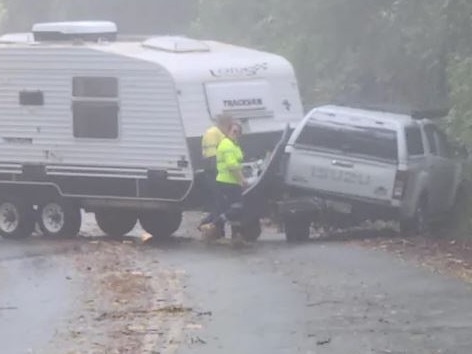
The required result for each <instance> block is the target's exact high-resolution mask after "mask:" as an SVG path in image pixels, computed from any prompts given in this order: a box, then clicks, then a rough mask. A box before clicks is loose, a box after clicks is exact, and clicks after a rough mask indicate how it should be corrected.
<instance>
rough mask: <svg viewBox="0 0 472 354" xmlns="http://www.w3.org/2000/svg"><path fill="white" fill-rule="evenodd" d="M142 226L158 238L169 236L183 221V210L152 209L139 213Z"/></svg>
mask: <svg viewBox="0 0 472 354" xmlns="http://www.w3.org/2000/svg"><path fill="white" fill-rule="evenodd" d="M139 222H140V224H141V226H142V228H143V229H144V230H145V231H146V232H148V233H150V234H151V235H153V236H155V237H157V238H167V237H170V236H172V234H173V233H174V232H176V231H177V230H178V229H179V227H180V224H181V223H182V212H181V211H175V210H152V211H145V212H142V213H141V214H140V215H139Z"/></svg>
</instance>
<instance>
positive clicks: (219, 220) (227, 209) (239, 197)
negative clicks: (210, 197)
mask: <svg viewBox="0 0 472 354" xmlns="http://www.w3.org/2000/svg"><path fill="white" fill-rule="evenodd" d="M216 190H217V192H218V208H217V213H216V219H215V220H214V221H213V222H214V223H215V224H217V226H219V227H220V228H224V223H225V221H226V220H230V221H236V219H237V218H238V215H237V211H236V210H235V209H233V208H231V207H232V206H233V204H236V203H242V202H243V189H242V187H241V186H240V185H238V184H231V183H222V182H216Z"/></svg>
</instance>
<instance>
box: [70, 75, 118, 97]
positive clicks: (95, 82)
mask: <svg viewBox="0 0 472 354" xmlns="http://www.w3.org/2000/svg"><path fill="white" fill-rule="evenodd" d="M72 86H73V87H72V92H73V93H72V95H73V96H74V97H118V79H117V78H116V77H74V79H73V83H72Z"/></svg>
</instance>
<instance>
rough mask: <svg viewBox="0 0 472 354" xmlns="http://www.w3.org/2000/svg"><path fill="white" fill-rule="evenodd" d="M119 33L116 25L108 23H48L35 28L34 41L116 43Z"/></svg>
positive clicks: (38, 24) (36, 25)
mask: <svg viewBox="0 0 472 354" xmlns="http://www.w3.org/2000/svg"><path fill="white" fill-rule="evenodd" d="M117 32H118V29H117V27H116V24H115V23H113V22H108V21H75V22H48V23H37V24H35V25H34V26H33V34H34V39H35V40H36V41H38V42H42V41H70V40H75V39H81V40H84V41H91V42H97V41H99V40H106V41H115V40H116V36H117Z"/></svg>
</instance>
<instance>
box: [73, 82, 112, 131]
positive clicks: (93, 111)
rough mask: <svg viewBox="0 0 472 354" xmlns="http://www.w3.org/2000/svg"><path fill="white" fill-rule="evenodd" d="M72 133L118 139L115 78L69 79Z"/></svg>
mask: <svg viewBox="0 0 472 354" xmlns="http://www.w3.org/2000/svg"><path fill="white" fill-rule="evenodd" d="M72 96H73V102H72V112H73V121H74V123H73V129H74V137H76V138H88V139H117V138H118V135H119V129H118V112H119V101H118V79H117V78H114V77H74V78H73V80H72Z"/></svg>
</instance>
